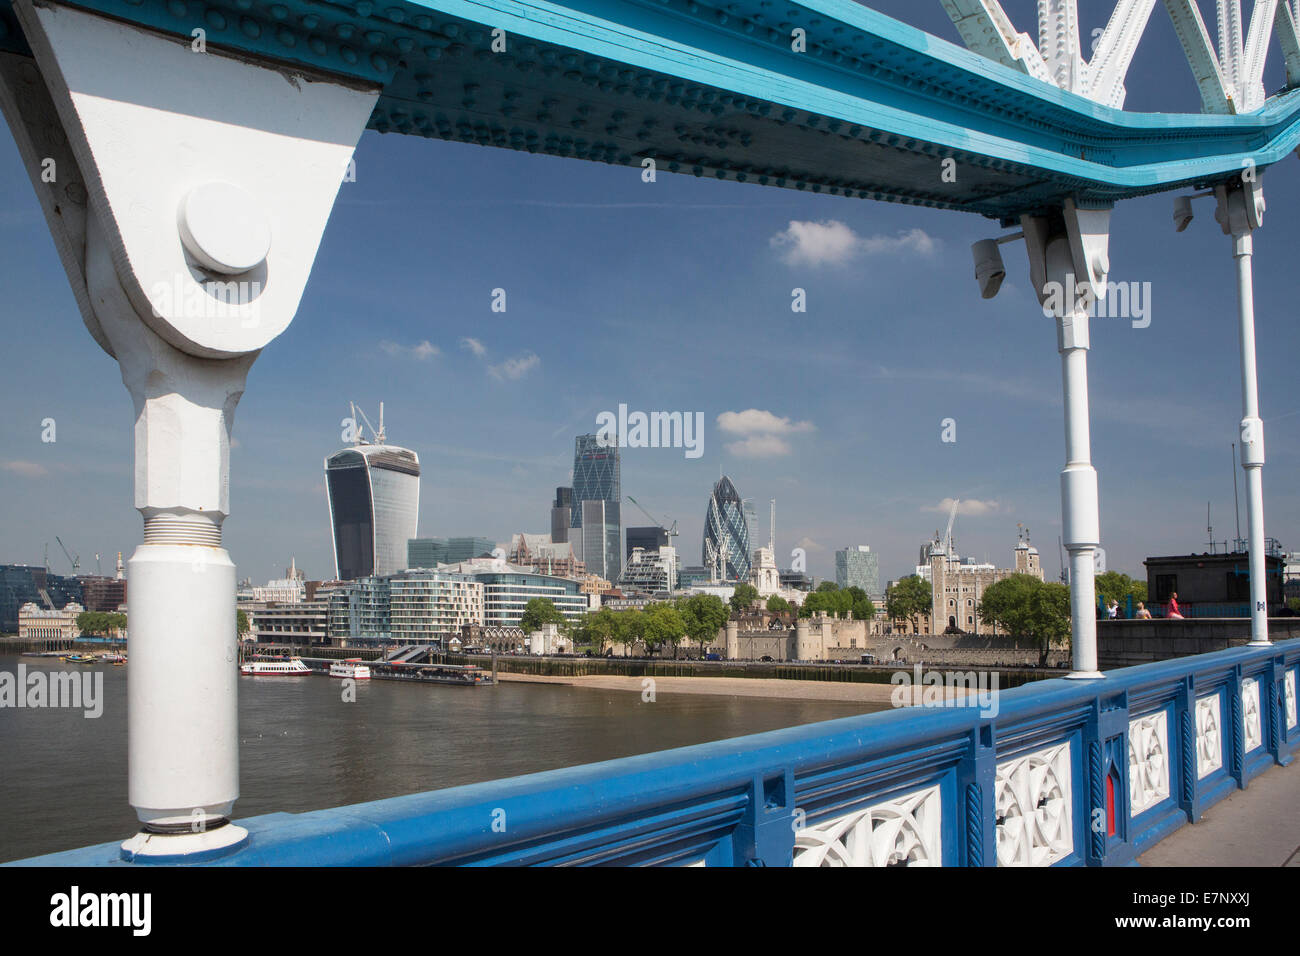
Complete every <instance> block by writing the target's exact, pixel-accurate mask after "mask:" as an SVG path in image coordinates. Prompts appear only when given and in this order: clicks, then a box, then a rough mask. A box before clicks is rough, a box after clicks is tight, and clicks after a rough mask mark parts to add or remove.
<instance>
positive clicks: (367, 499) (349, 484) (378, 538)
mask: <svg viewBox="0 0 1300 956" xmlns="http://www.w3.org/2000/svg"><path fill="white" fill-rule="evenodd" d="M325 487H326V489H327V492H328V494H329V505H330V526H331V528H332V530H333V538H334V569H335V574H336V576H337V578H338V580H340V581H352V580H355V579H356V578H364V577H369V576H371V575H373V576H376V577H379V576H382V575H386V574H396V573H397V572H398V571H402V570H404V569H405V568H406V543H407V542H408V541H409V540H410V539H411V538H414V537H415V535H416V525H417V524H418V523H419V517H420V459H419V456H418V455H416V454H415V452H413V451H410V450H408V449H406V448H398V447H396V446H394V445H368V444H358V445H354V446H353V447H351V448H345V449H343V450H342V451H339V452H335V453H334V454H333V455H330V456H329V457H328V458H326V459H325Z"/></svg>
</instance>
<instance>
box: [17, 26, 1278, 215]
mask: <svg viewBox="0 0 1300 956" xmlns="http://www.w3.org/2000/svg"><path fill="white" fill-rule="evenodd" d="M71 5H73V6H77V7H80V8H83V9H87V10H92V11H97V12H100V13H103V14H105V15H109V16H113V17H116V18H118V19H122V20H125V21H128V22H131V23H135V24H138V25H140V26H142V27H147V28H150V29H154V30H157V31H161V32H164V33H167V34H172V35H175V36H177V37H183V38H184V39H185V40H186V41H187V42H188V41H189V40H190V38H191V35H192V32H193V31H194V30H196V29H198V28H202V29H203V30H204V31H205V32H206V38H205V39H206V43H207V45H208V49H209V50H210V51H213V52H229V53H236V54H241V55H248V56H256V57H262V58H270V59H272V60H276V61H280V62H282V63H284V64H285V65H286V66H289V67H295V68H299V69H303V70H310V71H322V72H326V73H330V74H335V75H339V76H341V77H345V78H347V79H349V80H352V81H361V82H366V83H371V84H375V85H378V86H380V87H382V95H381V96H380V99H379V102H378V104H377V106H376V109H375V112H374V114H373V116H372V117H371V120H370V127H371V128H372V129H375V130H378V131H379V132H385V133H386V132H397V133H406V134H412V135H419V136H426V137H429V138H435V139H448V140H456V141H460V142H468V143H477V144H479V145H485V146H499V147H504V148H510V149H518V150H526V151H528V152H538V153H547V154H551V155H557V156H569V157H575V158H579V159H588V160H596V161H600V162H606V163H617V164H624V165H632V166H640V165H641V164H642V162H643V161H644V159H646V158H652V159H654V160H655V162H656V164H657V166H658V167H659V168H660V169H667V170H668V171H670V172H678V173H693V174H694V175H696V176H711V177H716V178H718V179H726V180H732V181H738V182H749V183H757V184H759V185H767V186H780V187H787V188H794V189H800V190H806V191H811V192H816V193H829V194H831V195H843V196H849V197H853V198H862V199H876V200H885V201H891V202H901V203H908V204H912V205H920V206H928V207H933V208H942V209H957V210H963V211H968V212H977V213H980V214H982V215H985V216H990V217H994V218H998V219H1001V220H1003V221H1010V220H1012V219H1014V218H1015V217H1017V216H1019V215H1020V214H1022V213H1026V212H1034V211H1038V210H1042V209H1045V208H1048V207H1051V206H1059V205H1060V204H1061V202H1062V201H1063V200H1064V199H1065V198H1066V197H1074V198H1075V199H1076V200H1077V201H1079V202H1080V203H1081V204H1093V203H1097V204H1107V203H1111V202H1114V201H1116V200H1120V199H1124V198H1128V197H1132V196H1140V195H1146V194H1150V193H1155V192H1161V191H1165V190H1169V189H1175V188H1183V187H1200V186H1204V185H1207V184H1212V183H1215V182H1221V181H1224V180H1226V179H1228V178H1230V177H1231V176H1233V175H1235V174H1236V173H1237V172H1238V171H1239V170H1240V169H1241V168H1242V167H1243V166H1244V165H1247V164H1250V163H1253V164H1254V165H1256V166H1257V167H1259V168H1261V169H1262V168H1265V167H1267V166H1269V165H1270V164H1272V163H1275V162H1277V161H1278V160H1280V159H1282V158H1283V157H1285V156H1286V155H1287V154H1288V153H1289V152H1291V151H1292V150H1294V149H1296V147H1297V145H1300V90H1297V91H1286V92H1283V93H1281V94H1279V95H1277V96H1275V97H1273V98H1272V99H1271V100H1270V101H1269V102H1268V103H1266V104H1265V106H1264V107H1263V108H1262V109H1260V110H1259V111H1257V112H1255V113H1251V114H1247V115H1241V116H1231V115H1224V116H1220V115H1200V114H1139V113H1126V112H1124V111H1122V110H1116V109H1113V108H1110V107H1106V106H1102V105H1100V104H1097V103H1094V102H1092V101H1090V100H1088V99H1086V98H1084V97H1081V96H1077V95H1075V94H1072V93H1067V92H1064V91H1062V90H1060V89H1058V88H1056V87H1054V86H1051V85H1049V84H1046V83H1043V82H1041V81H1038V80H1035V79H1033V78H1031V77H1028V76H1025V75H1024V74H1021V73H1019V72H1017V71H1014V70H1012V69H1009V68H1007V67H1004V66H1002V65H1000V64H998V63H995V62H994V61H992V60H989V59H987V58H985V57H983V56H980V55H978V54H975V53H972V52H970V51H968V50H965V49H963V48H961V47H958V46H956V45H954V44H952V43H949V42H947V41H944V40H940V39H938V38H936V37H933V36H931V35H929V34H927V33H924V32H922V31H920V30H917V29H915V28H912V27H909V26H907V25H906V24H903V23H900V22H899V21H897V20H894V19H892V18H890V17H886V16H884V15H883V14H880V13H877V12H875V11H873V10H870V9H868V8H866V7H864V6H861V5H859V4H857V3H855V2H852V0H815V2H801V3H793V2H788V0H787V2H779V0H741V2H735V3H725V2H723V0H710V2H702V0H565V2H564V3H556V2H546V0H528V2H516V0H411V2H393V0H379V2H372V0H355V2H353V0H337V2H316V0H274V2H265V0H78V2H77V3H75V4H71ZM796 28H797V29H802V30H804V31H805V32H806V40H807V49H806V51H805V52H795V51H794V50H792V48H791V47H792V43H791V35H792V31H794V30H795V29H796ZM498 29H499V30H503V31H505V33H504V40H505V44H506V49H505V51H504V52H494V51H493V49H492V45H493V39H494V37H493V31H494V30H498ZM0 48H7V49H9V50H12V51H15V52H27V50H26V45H25V43H24V42H23V39H22V36H21V33H20V32H19V30H18V27H17V26H16V23H15V20H14V18H13V16H12V11H11V9H10V8H9V0H0ZM945 159H952V160H954V161H955V166H953V167H952V168H953V170H954V171H955V173H956V181H955V182H947V181H945V177H944V176H943V175H942V171H943V162H942V161H943V160H945ZM949 178H951V177H949Z"/></svg>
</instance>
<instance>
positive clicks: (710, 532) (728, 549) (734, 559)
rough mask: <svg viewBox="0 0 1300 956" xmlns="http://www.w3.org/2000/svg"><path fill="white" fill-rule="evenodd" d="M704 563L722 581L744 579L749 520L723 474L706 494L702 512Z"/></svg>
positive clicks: (747, 561)
mask: <svg viewBox="0 0 1300 956" xmlns="http://www.w3.org/2000/svg"><path fill="white" fill-rule="evenodd" d="M703 557H704V566H705V567H706V568H708V569H709V571H710V572H714V571H715V570H716V572H717V573H718V574H719V575H720V576H721V578H722V579H723V580H724V581H748V580H749V567H750V560H751V559H750V554H749V522H748V521H747V520H746V519H745V509H744V505H743V504H742V502H741V500H740V495H739V494H738V493H737V491H736V486H735V485H733V484H732V483H731V479H730V478H728V477H726V476H725V475H724V476H723V477H721V478H719V479H718V482H717V484H715V485H714V486H713V492H712V493H711V494H710V495H709V510H708V511H707V512H706V513H705V515H704V547H703Z"/></svg>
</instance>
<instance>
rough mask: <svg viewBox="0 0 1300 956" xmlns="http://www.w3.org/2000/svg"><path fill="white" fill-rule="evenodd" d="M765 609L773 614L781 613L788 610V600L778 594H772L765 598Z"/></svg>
mask: <svg viewBox="0 0 1300 956" xmlns="http://www.w3.org/2000/svg"><path fill="white" fill-rule="evenodd" d="M767 609H768V610H769V611H771V612H772V613H773V614H782V613H784V612H786V611H788V610H790V602H789V601H787V600H786V599H785V598H783V597H781V595H779V594H773V595H772V596H771V597H770V598H768V599H767Z"/></svg>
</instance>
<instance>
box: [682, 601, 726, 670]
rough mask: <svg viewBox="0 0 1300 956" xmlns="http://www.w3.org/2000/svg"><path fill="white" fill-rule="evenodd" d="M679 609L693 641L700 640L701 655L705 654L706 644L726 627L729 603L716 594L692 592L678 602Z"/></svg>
mask: <svg viewBox="0 0 1300 956" xmlns="http://www.w3.org/2000/svg"><path fill="white" fill-rule="evenodd" d="M677 610H678V612H679V613H680V614H681V616H682V624H683V625H685V629H686V633H687V634H688V635H689V636H690V638H691V640H692V641H698V642H699V645H700V656H701V657H703V656H704V645H705V644H708V643H709V642H710V641H712V640H714V639H715V638H716V637H717V636H718V631H719V630H720V629H721V628H723V627H725V626H726V624H727V618H728V617H730V614H729V613H728V610H727V605H726V604H724V603H723V602H722V598H720V597H718V596H717V595H716V594H692V595H691V596H690V597H688V598H683V599H681V600H679V601H678V602H677Z"/></svg>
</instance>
